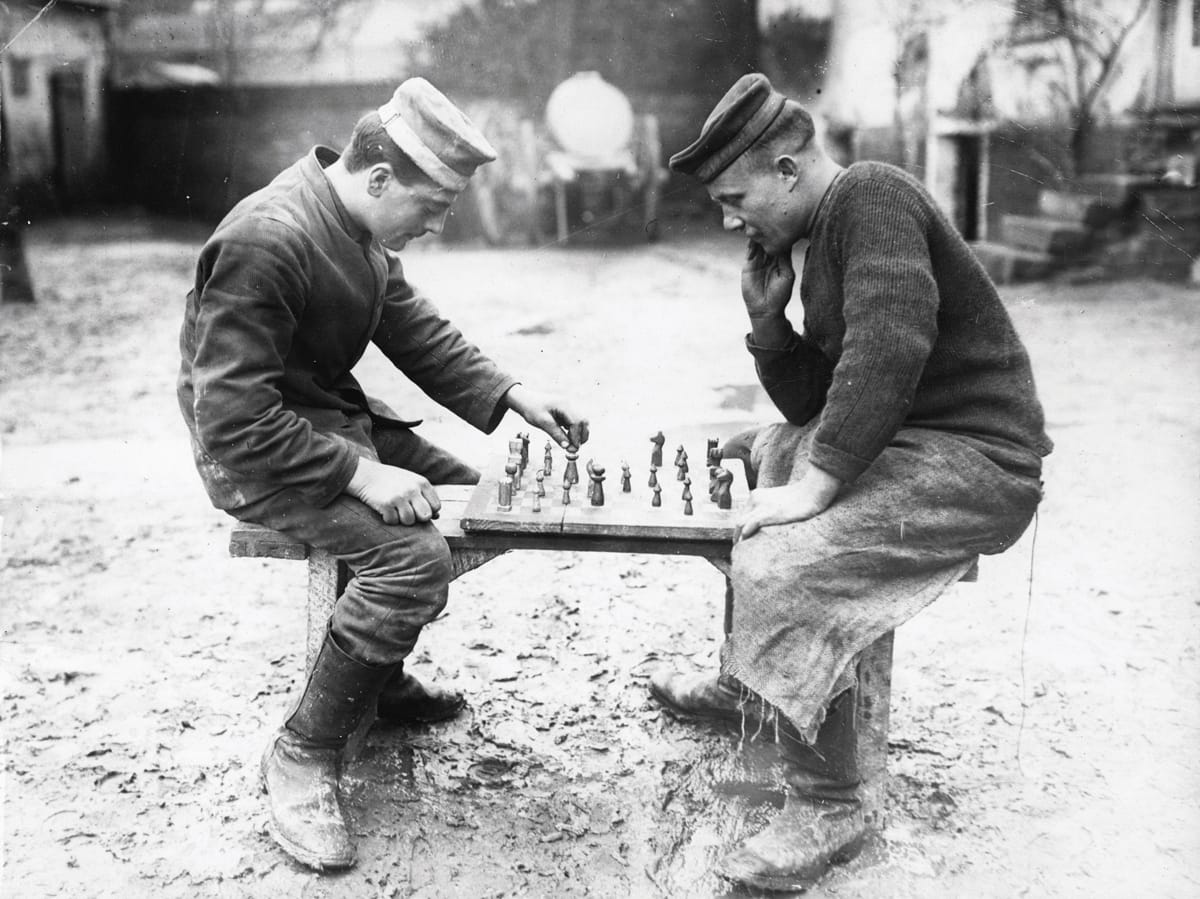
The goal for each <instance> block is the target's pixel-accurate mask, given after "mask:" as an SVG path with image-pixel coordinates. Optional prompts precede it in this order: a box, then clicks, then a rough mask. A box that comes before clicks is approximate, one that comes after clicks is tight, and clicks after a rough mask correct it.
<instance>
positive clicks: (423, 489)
mask: <svg viewBox="0 0 1200 899" xmlns="http://www.w3.org/2000/svg"><path fill="white" fill-rule="evenodd" d="M346 492H347V493H349V494H350V495H351V496H353V497H354V498H355V499H358V500H360V501H362V502H364V503H366V504H367V505H368V506H370V507H371V508H372V509H374V510H375V511H376V512H378V513H379V514H380V515H381V516H382V517H383V521H384V523H385V524H403V525H413V524H419V523H421V522H425V521H429V519H431V518H436V517H437V513H438V510H439V509H441V508H442V501H441V500H440V499H438V495H437V491H436V490H434V489H433V485H432V484H430V483H429V481H427V480H426V479H425V478H423V477H422V476H421V475H419V474H417V473H416V472H415V471H409V470H408V469H407V468H398V467H397V466H395V465H384V464H383V463H382V462H376V461H375V460H373V459H362V458H360V459H359V460H358V468H357V469H355V471H354V477H352V478H351V479H350V483H349V485H347V487H346Z"/></svg>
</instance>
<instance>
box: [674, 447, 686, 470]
mask: <svg viewBox="0 0 1200 899" xmlns="http://www.w3.org/2000/svg"><path fill="white" fill-rule="evenodd" d="M685 455H686V454H685V453H684V451H683V444H682V443H681V444H679V447H678V448H677V449H676V450H675V467H676V468H678V467H679V463H680V462H682V461H683V457H684V456H685Z"/></svg>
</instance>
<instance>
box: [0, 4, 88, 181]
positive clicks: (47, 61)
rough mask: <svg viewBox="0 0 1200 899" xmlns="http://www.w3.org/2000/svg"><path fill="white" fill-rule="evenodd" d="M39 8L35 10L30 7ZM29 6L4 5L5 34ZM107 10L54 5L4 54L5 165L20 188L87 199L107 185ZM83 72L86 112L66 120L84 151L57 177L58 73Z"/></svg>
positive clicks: (0, 73) (0, 71) (0, 59)
mask: <svg viewBox="0 0 1200 899" xmlns="http://www.w3.org/2000/svg"><path fill="white" fill-rule="evenodd" d="M33 11H34V12H36V10H33ZM29 12H30V9H28V8H25V7H16V6H10V7H7V8H6V9H5V10H4V11H0V16H3V17H4V19H5V21H4V22H3V24H2V25H0V33H7V34H15V33H16V31H17V30H18V29H19V27H20V26H21V25H22V24H24V23H25V22H27V21H28V20H29V19H30V18H31V15H28V14H27V13H29ZM101 16H102V14H99V13H94V12H91V11H87V10H81V9H78V8H76V7H72V6H69V5H66V4H59V5H57V6H55V7H53V8H51V9H50V10H49V11H48V12H47V13H46V14H44V15H43V16H42V18H41V19H40V20H38V22H37V23H36V24H35V25H34V26H33V27H31V28H29V29H28V30H26V31H25V32H24V33H22V34H21V35H20V37H18V38H16V40H15V41H14V43H13V44H12V46H10V47H9V48H8V50H7V51H6V52H5V53H4V55H3V56H0V91H2V96H3V117H4V126H3V127H4V132H3V139H4V142H5V154H6V157H5V158H6V164H7V168H8V173H9V178H10V180H11V182H12V183H13V185H14V187H15V188H16V189H17V192H18V194H19V195H21V196H24V197H29V198H33V199H34V200H35V202H36V201H42V202H55V203H62V202H70V201H73V200H86V199H88V198H89V197H90V196H92V195H94V194H95V193H97V192H100V191H102V190H103V186H104V185H103V183H102V182H103V173H104V171H105V164H106V159H105V147H106V140H105V132H104V128H105V116H104V111H103V104H102V91H103V87H104V72H105V67H106V65H107V51H106V49H105V37H104V26H103V20H102V18H101ZM70 72H78V73H79V75H80V76H81V77H82V116H81V119H80V120H79V121H70V122H65V123H62V126H63V127H65V128H67V129H69V130H70V131H71V135H72V137H71V140H72V143H73V144H74V145H75V146H76V147H77V148H78V150H79V154H80V155H79V158H78V160H77V162H78V165H77V166H76V167H75V168H74V169H73V171H71V172H70V173H68V177H69V179H70V183H69V184H63V183H59V182H57V181H56V173H57V168H58V166H57V163H58V159H57V156H56V141H57V140H58V139H59V136H58V135H57V134H56V121H55V109H54V96H53V87H52V85H53V79H54V77H55V76H56V75H63V74H64V73H70Z"/></svg>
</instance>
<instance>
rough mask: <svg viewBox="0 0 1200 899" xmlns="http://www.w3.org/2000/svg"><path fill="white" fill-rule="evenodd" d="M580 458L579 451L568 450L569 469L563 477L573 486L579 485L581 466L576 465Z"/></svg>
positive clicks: (567, 468)
mask: <svg viewBox="0 0 1200 899" xmlns="http://www.w3.org/2000/svg"><path fill="white" fill-rule="evenodd" d="M578 458H579V452H578V451H577V450H567V467H566V470H565V471H564V472H563V477H564V478H565V479H566V480H568V481H570V482H571V483H572V484H578V483H579V466H577V465H576V464H575V461H576V460H577V459H578Z"/></svg>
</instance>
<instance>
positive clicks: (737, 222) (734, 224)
mask: <svg viewBox="0 0 1200 899" xmlns="http://www.w3.org/2000/svg"><path fill="white" fill-rule="evenodd" d="M745 226H746V223H745V222H743V221H742V220H741V219H740V218H738V217H737V216H736V215H730V214H729V213H725V214H724V215H723V216H722V220H721V227H723V228H724V229H725V230H726V231H741V230H742V228H744V227H745Z"/></svg>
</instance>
